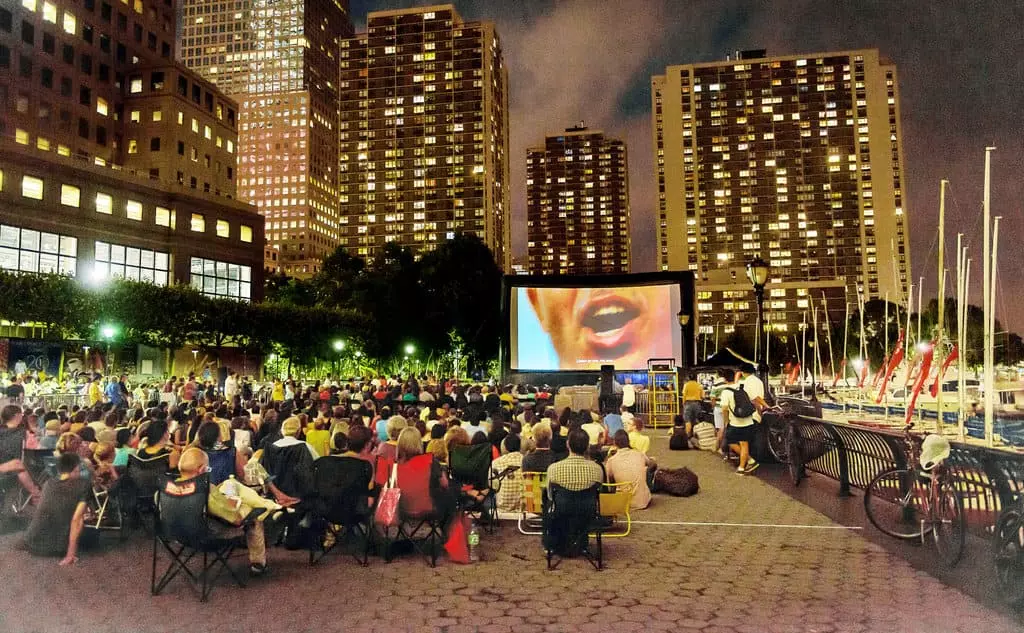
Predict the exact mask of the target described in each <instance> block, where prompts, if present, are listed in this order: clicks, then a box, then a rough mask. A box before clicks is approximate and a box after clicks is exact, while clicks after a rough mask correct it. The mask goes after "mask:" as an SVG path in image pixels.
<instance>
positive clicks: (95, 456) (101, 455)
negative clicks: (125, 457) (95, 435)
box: [92, 442, 118, 490]
mask: <svg viewBox="0 0 1024 633" xmlns="http://www.w3.org/2000/svg"><path fill="white" fill-rule="evenodd" d="M116 454H117V451H116V449H115V448H114V445H113V444H110V443H107V442H99V443H97V444H96V446H95V448H93V451H92V467H93V472H94V473H95V475H96V478H95V481H96V484H97V485H98V486H100V487H102V488H103V489H104V490H108V489H110V487H111V486H113V485H114V482H116V481H117V477H118V475H117V469H116V468H114V457H115V456H116Z"/></svg>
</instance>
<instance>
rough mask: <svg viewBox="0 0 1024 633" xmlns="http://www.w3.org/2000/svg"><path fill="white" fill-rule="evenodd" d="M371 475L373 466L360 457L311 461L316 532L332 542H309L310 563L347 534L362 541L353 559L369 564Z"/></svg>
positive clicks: (336, 544) (312, 509)
mask: <svg viewBox="0 0 1024 633" xmlns="http://www.w3.org/2000/svg"><path fill="white" fill-rule="evenodd" d="M372 478H373V468H371V466H370V463H369V462H367V461H366V460H363V459H358V458H352V457H331V456H328V457H321V458H320V459H318V460H316V461H315V462H313V482H314V483H313V487H314V493H313V496H312V499H311V500H310V501H311V502H310V508H311V513H312V519H313V521H314V522H315V523H319V524H320V525H321V526H322V530H319V531H318V534H323V535H324V536H325V537H328V536H329V537H330V538H331V539H332V542H331V543H329V544H325V543H324V540H323V539H320V538H318V539H316V542H313V543H311V545H310V550H309V564H310V565H313V564H315V563H317V562H318V561H320V560H321V559H322V558H323V557H324V556H326V555H327V554H329V553H330V552H331V550H333V549H334V548H335V547H337V546H338V544H339V543H341V541H342V539H343V538H344V537H345V536H346V535H348V534H352V535H355V536H356V537H360V538H362V540H363V547H362V550H361V552H358V551H357V553H356V554H354V556H355V559H356V561H358V562H359V564H360V565H363V566H365V565H367V564H368V563H369V557H370V547H371V545H372V543H373V537H372V529H371V522H372V520H373V512H372V507H371V506H370V504H369V503H368V499H370V481H371V480H372ZM318 554H319V556H318Z"/></svg>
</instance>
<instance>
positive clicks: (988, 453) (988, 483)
mask: <svg viewBox="0 0 1024 633" xmlns="http://www.w3.org/2000/svg"><path fill="white" fill-rule="evenodd" d="M787 423H788V424H789V425H790V438H791V444H790V449H789V456H790V459H791V460H794V466H795V467H796V468H797V469H798V470H799V469H807V470H810V471H812V472H816V473H819V474H821V475H825V476H826V477H829V478H831V479H835V480H836V481H838V482H839V494H840V495H841V496H847V495H849V494H850V489H851V488H860V489H862V490H863V489H865V488H867V486H868V485H869V484H870V483H871V480H872V479H874V477H875V476H876V475H877V474H878V473H880V472H882V471H883V470H886V469H888V468H892V467H899V468H902V467H904V466H906V465H907V458H908V456H907V455H906V449H905V446H904V444H903V438H902V435H901V434H899V433H898V432H895V431H893V430H891V429H881V428H869V427H860V426H854V425H849V424H840V423H833V422H829V421H827V420H821V419H818V418H812V417H808V416H802V415H796V416H790V417H789V418H788V419H787ZM921 439H922V438H921V437H920V436H917V437H915V441H917V442H920V441H921ZM950 446H951V449H952V450H951V453H950V456H949V458H948V459H947V460H946V464H947V465H948V466H949V468H950V470H951V471H952V474H953V479H954V481H955V482H956V486H957V490H958V491H959V492H960V495H961V497H962V499H963V503H964V514H965V517H966V519H967V524H968V528H969V529H970V530H971V531H973V532H975V533H978V534H980V535H982V536H987V535H989V534H990V533H991V530H992V527H993V526H994V525H995V522H996V519H997V518H998V516H999V512H1000V511H1001V510H1002V508H1003V507H1005V506H1006V505H1008V504H1010V503H1012V502H1013V501H1014V500H1015V499H1016V498H1018V496H1020V495H1022V494H1024V454H1020V453H1013V452H1009V451H1001V450H995V449H990V448H984V447H980V446H972V445H970V444H965V443H961V442H950Z"/></svg>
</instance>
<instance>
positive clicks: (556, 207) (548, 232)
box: [526, 124, 630, 275]
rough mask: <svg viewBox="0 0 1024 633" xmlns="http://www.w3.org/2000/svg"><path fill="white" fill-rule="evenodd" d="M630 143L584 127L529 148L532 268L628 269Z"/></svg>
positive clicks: (573, 271) (562, 271)
mask: <svg viewBox="0 0 1024 633" xmlns="http://www.w3.org/2000/svg"><path fill="white" fill-rule="evenodd" d="M628 173H629V170H628V168H627V164H626V144H625V143H623V142H622V141H621V140H618V139H614V138H610V137H607V136H605V135H604V132H601V131H600V130H590V129H587V128H586V127H583V125H582V124H581V125H579V126H577V127H571V128H566V130H565V131H564V132H562V133H560V134H557V135H550V136H548V137H547V138H545V139H544V145H542V146H538V147H531V148H529V149H527V150H526V227H527V229H526V230H527V243H526V248H527V251H526V253H527V270H528V271H529V272H530V273H531V274H544V275H551V274H558V275H588V274H611V273H628V272H629V265H630V261H629V256H630V235H629V177H628Z"/></svg>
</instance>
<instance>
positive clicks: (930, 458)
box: [921, 434, 950, 470]
mask: <svg viewBox="0 0 1024 633" xmlns="http://www.w3.org/2000/svg"><path fill="white" fill-rule="evenodd" d="M949 452H950V446H949V442H948V441H946V438H944V437H942V436H941V435H935V434H932V435H929V436H927V437H926V438H924V441H923V442H922V443H921V468H923V469H925V470H931V469H932V468H935V466H937V465H938V464H940V463H941V462H942V460H944V459H946V458H947V457H949Z"/></svg>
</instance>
